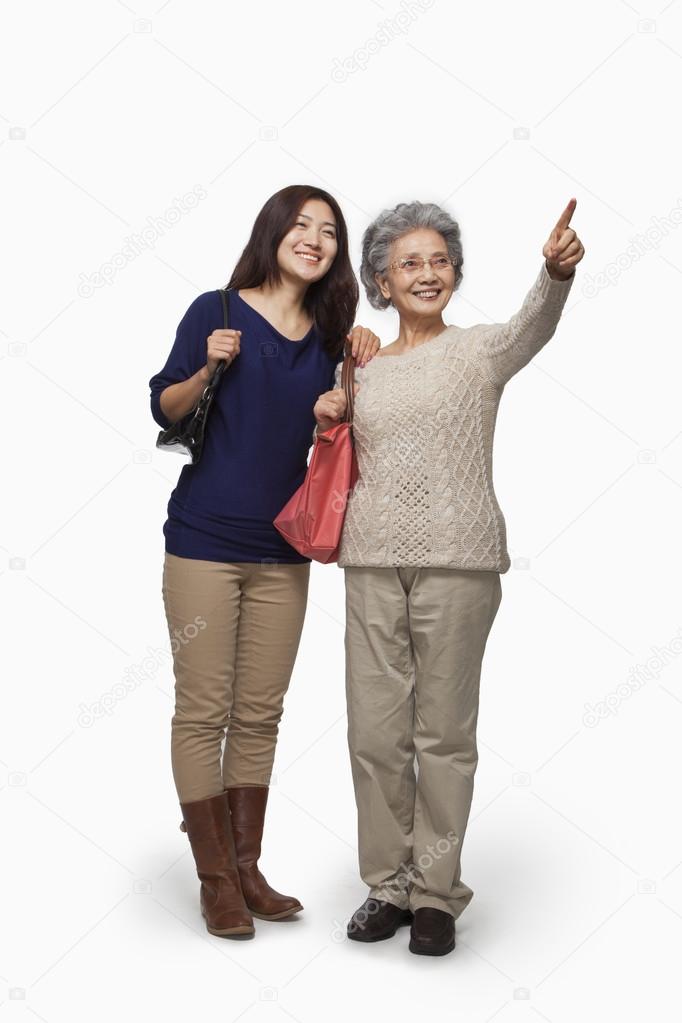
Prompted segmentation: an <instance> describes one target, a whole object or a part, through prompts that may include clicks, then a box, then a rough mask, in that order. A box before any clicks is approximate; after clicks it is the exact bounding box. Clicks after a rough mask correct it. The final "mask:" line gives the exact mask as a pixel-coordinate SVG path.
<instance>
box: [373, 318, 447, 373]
mask: <svg viewBox="0 0 682 1023" xmlns="http://www.w3.org/2000/svg"><path fill="white" fill-rule="evenodd" d="M459 329H460V328H459V327H457V326H455V324H454V323H449V324H448V325H447V327H446V328H445V329H444V330H441V332H440V334H436V336H435V337H433V338H431V340H430V341H423V342H422V343H421V344H420V345H417V347H416V348H412V349H411V350H410V351H409V352H403V354H402V355H375V356H374V358H373V359H372V360H371V361H370V362H369V363H368V364H367V366H365V369H367V368H368V367H369V366H380V365H382V364H383V363H388V362H396V363H398V364H399V365H402V364H403V363H405V362H412V361H413V359H416V358H418V357H419V356H420V355H426V354H427V353H428V352H432V351H435V350H436V349H437V348H440V347H441V345H442V344H443V343H444V342H445V341H449V340H450V339H451V338H452V335H453V333H454V332H455V331H457V330H459Z"/></svg>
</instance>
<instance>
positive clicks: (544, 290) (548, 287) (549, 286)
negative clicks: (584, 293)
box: [536, 259, 575, 304]
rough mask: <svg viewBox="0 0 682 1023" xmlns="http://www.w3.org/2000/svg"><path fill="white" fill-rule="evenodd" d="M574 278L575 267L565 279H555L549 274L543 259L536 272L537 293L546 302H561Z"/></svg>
mask: <svg viewBox="0 0 682 1023" xmlns="http://www.w3.org/2000/svg"><path fill="white" fill-rule="evenodd" d="M574 280H575V269H574V270H573V273H572V274H571V276H570V277H567V278H566V280H565V281H555V280H554V278H553V277H550V276H549V270H548V269H547V264H546V262H545V260H544V259H543V261H542V267H541V268H540V273H539V274H538V277H537V281H536V286H537V289H538V293H539V295H540V297H541V298H542V299H545V300H546V301H547V302H556V303H557V304H561V303H563V301H564V299H565V297H566V295H567V294H568V292H569V291H570V290H571V286H572V284H573V282H574Z"/></svg>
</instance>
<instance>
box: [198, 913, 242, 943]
mask: <svg viewBox="0 0 682 1023" xmlns="http://www.w3.org/2000/svg"><path fill="white" fill-rule="evenodd" d="M201 915H202V916H203V918H204V921H205V922H206V930H207V931H208V933H209V934H215V936H216V938H252V937H253V936H254V934H255V933H256V928H255V927H249V925H248V924H242V925H241V926H239V927H211V926H210V925H209V923H208V920H206V914H205V913H202V914H201Z"/></svg>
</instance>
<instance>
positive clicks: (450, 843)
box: [331, 831, 459, 941]
mask: <svg viewBox="0 0 682 1023" xmlns="http://www.w3.org/2000/svg"><path fill="white" fill-rule="evenodd" d="M458 844H459V838H458V836H457V833H456V832H454V831H448V833H447V835H445V836H444V837H442V838H439V839H438V841H437V842H436V844H435V845H427V847H426V852H424V853H422V854H421V856H420V857H419V859H418V860H417V862H416V863H410V864H409V865H408V864H405V863H401V864H400V866H401V868H402V869H401V870H400V871H398V873H397V874H396V875H395V877H394V878H393V879H392V880H391V883H390V885H387V886H386V887H385V888H384V889H383V890H382V892H381V894H380V895H378V896H376V897H372V902H371V903H370V905H369V906H368V907H367V909H364V908H363V909H358V910H356V912H355V913H354V914H353V920H354V921H355V923H356V924H358V926H360V927H364V925H365V924H366V923H367V921H368V920H369V918H370V916H373V915H374V914H375V913H378V912H379V909H380V908H381V907H380V905H379V902H380V901H381V896H382V895H387V896H391V895H393V896H394V897H397V898H398V899H399V900H400V901H401V902H402V900H403V899H405V898H407V897H408V894H409V890H410V885H411V884H414V882H415V881H416V879H417V877H418V876H419V873H420V871H422V870H428V869H429V868H430V867H432V866H433V864H434V863H435V862H437V861H438V860H440V859H442V858H443V856H446V855H447V854H448V853H449V852H450V851H451V850H452V849H453V848H454V847H455V846H456V845H458ZM388 901H389V902H390V901H391V900H390V898H389V899H388ZM333 923H334V927H333V929H332V935H331V937H332V941H343V940H344V939H345V937H346V927H345V926H344V924H342V923H341V922H340V921H338V920H334V921H333Z"/></svg>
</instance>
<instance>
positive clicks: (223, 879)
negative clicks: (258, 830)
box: [180, 792, 255, 938]
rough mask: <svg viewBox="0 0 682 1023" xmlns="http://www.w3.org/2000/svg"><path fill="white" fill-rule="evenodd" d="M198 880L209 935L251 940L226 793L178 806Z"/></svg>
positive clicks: (250, 918)
mask: <svg viewBox="0 0 682 1023" xmlns="http://www.w3.org/2000/svg"><path fill="white" fill-rule="evenodd" d="M180 809H181V810H182V816H183V818H184V820H183V821H182V823H181V824H180V830H181V831H186V832H187V837H188V838H189V843H190V846H191V849H192V855H193V856H194V861H195V863H196V865H197V874H198V875H199V880H200V881H201V893H200V897H199V898H200V905H201V914H202V916H203V917H204V919H205V920H206V927H207V929H208V931H209V932H210V933H211V934H217V935H219V936H220V937H222V938H251V937H253V935H254V933H255V928H254V926H253V918H252V916H251V914H250V913H249V911H248V909H247V906H246V902H245V901H244V895H243V893H242V889H241V883H240V880H239V871H238V869H237V859H236V854H235V848H234V838H233V835H232V828H231V825H230V808H229V803H228V799H227V793H226V792H221V793H220V794H219V795H217V796H209V798H208V799H197V800H194V801H193V802H191V803H181V804H180Z"/></svg>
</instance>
